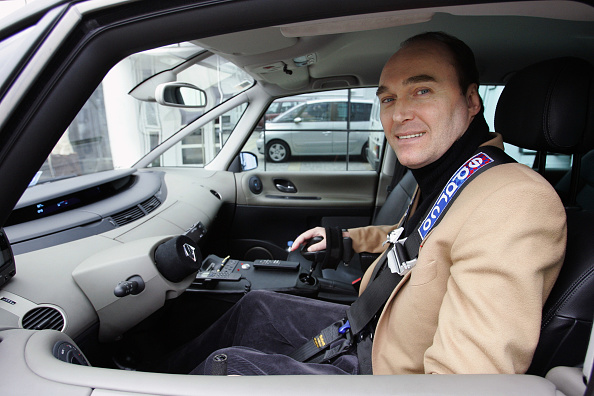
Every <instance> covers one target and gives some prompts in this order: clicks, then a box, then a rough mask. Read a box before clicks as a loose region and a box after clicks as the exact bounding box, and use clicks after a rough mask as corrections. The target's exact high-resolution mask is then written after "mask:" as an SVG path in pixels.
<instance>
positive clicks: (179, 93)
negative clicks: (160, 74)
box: [155, 82, 206, 108]
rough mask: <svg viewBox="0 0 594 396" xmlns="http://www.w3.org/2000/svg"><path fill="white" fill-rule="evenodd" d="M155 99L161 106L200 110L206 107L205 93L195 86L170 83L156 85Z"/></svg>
mask: <svg viewBox="0 0 594 396" xmlns="http://www.w3.org/2000/svg"><path fill="white" fill-rule="evenodd" d="M155 99H156V101H157V103H159V104H161V105H163V106H171V107H186V108H190V107H191V108H201V107H206V92H204V91H203V90H202V89H200V88H198V87H197V86H195V85H192V84H188V83H182V82H170V83H164V84H159V85H157V88H156V89H155Z"/></svg>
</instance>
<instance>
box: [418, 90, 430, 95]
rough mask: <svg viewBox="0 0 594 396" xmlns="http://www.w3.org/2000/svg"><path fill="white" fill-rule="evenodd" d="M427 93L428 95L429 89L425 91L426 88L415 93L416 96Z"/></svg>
mask: <svg viewBox="0 0 594 396" xmlns="http://www.w3.org/2000/svg"><path fill="white" fill-rule="evenodd" d="M428 93H429V89H427V88H423V89H419V90H418V91H417V95H425V94H428Z"/></svg>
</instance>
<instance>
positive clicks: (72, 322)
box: [0, 0, 594, 396]
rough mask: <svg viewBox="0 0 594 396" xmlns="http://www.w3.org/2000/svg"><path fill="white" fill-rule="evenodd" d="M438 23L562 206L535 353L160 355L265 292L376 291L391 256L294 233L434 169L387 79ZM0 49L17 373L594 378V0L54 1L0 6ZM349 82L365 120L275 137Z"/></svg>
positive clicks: (373, 214)
mask: <svg viewBox="0 0 594 396" xmlns="http://www.w3.org/2000/svg"><path fill="white" fill-rule="evenodd" d="M426 31H444V32H447V33H449V34H452V35H454V36H456V37H458V38H460V39H461V40H463V41H464V42H466V43H467V44H468V45H469V46H470V47H471V48H472V49H473V51H474V53H475V56H476V61H477V66H478V69H479V72H480V79H481V90H480V92H481V95H482V100H483V106H484V112H485V116H486V118H487V121H488V123H489V126H490V128H491V130H492V131H495V132H498V133H501V134H502V136H503V139H504V141H505V144H506V152H507V153H508V154H509V155H511V156H512V157H513V158H514V159H516V160H517V161H518V162H521V163H524V164H526V165H527V166H529V167H532V168H533V169H535V170H536V171H537V172H539V173H540V174H542V175H543V176H544V177H545V178H546V179H547V180H548V181H549V182H550V183H551V185H552V186H553V187H554V188H555V190H556V191H557V192H558V194H559V196H560V198H561V199H562V201H563V204H564V206H565V208H566V214H567V223H568V239H567V250H566V255H565V261H564V264H563V268H562V270H561V273H560V275H559V278H558V280H557V282H556V284H555V286H554V288H553V290H552V292H551V294H550V296H549V298H548V299H547V301H546V302H544V309H543V313H542V315H543V319H542V326H541V337H540V341H539V344H538V346H537V348H536V352H535V355H534V358H533V361H532V365H531V366H530V368H529V370H528V372H527V373H526V374H517V375H511V374H500V375H488V374H484V375H483V374H479V375H465V374H463V373H461V374H456V375H451V376H428V375H398V376H349V378H342V377H340V378H338V377H327V376H308V377H307V378H300V377H299V376H271V377H226V376H219V375H211V376H192V375H185V374H174V373H168V372H166V371H164V370H163V368H162V366H161V363H162V362H163V360H164V359H166V358H168V357H170V356H172V355H174V354H175V351H176V349H177V348H179V347H182V346H183V345H184V344H185V343H187V342H189V341H190V340H192V339H194V338H195V337H197V336H198V335H200V334H201V333H202V332H203V331H204V330H205V329H207V328H208V327H209V326H210V325H211V324H212V323H213V322H214V321H216V320H217V319H218V318H219V317H220V316H221V315H223V314H224V313H225V312H226V311H227V310H228V309H229V308H230V307H231V306H233V304H234V303H236V302H237V301H238V300H239V299H240V298H242V297H243V296H244V295H246V294H247V293H250V292H251V291H253V290H262V289H264V290H272V291H276V292H280V293H288V294H293V295H299V296H304V297H308V298H313V299H321V300H325V301H331V302H336V303H341V304H350V303H352V302H353V301H354V300H355V299H356V297H357V295H358V287H357V285H358V280H359V279H360V278H361V276H362V275H363V273H364V271H365V269H366V268H367V267H368V266H369V265H370V264H371V263H372V262H373V260H374V259H375V258H376V257H377V255H375V254H372V253H368V252H361V253H360V254H356V255H355V256H354V257H353V258H352V259H350V260H347V262H341V263H339V265H338V267H336V268H324V266H323V264H322V259H323V254H325V253H324V252H322V253H321V254H319V255H311V254H307V253H305V252H304V251H303V249H298V250H296V251H293V252H288V249H287V248H288V246H290V245H291V243H292V241H293V240H294V239H295V238H296V237H297V236H298V235H299V234H301V233H302V232H304V231H306V230H308V229H310V228H312V227H315V226H338V227H341V228H353V227H360V226H366V225H392V224H396V223H397V222H398V221H399V219H400V218H401V217H402V216H403V215H404V214H405V212H406V209H407V207H408V204H409V202H410V200H411V198H412V196H413V194H414V192H415V189H416V182H415V180H414V178H413V176H412V173H411V172H409V171H407V169H406V168H405V167H403V166H402V165H401V164H400V163H399V162H398V158H397V157H396V155H395V153H394V151H393V150H392V149H391V148H390V147H389V145H388V144H387V143H386V141H385V139H384V138H383V133H382V132H378V131H381V126H379V127H378V124H377V122H379V120H376V118H377V117H375V116H374V114H375V113H374V110H377V109H376V108H375V106H376V103H375V102H373V101H374V99H375V90H376V88H377V84H378V80H379V75H380V73H381V70H382V67H383V65H384V63H385V62H386V61H387V59H388V58H389V57H390V56H391V55H392V54H393V53H394V52H395V51H396V50H398V48H399V45H400V43H401V42H402V41H404V40H405V39H407V38H409V37H411V36H413V35H415V34H418V33H422V32H426ZM0 52H1V53H2V58H3V59H5V60H3V61H2V62H0V141H1V143H0V175H1V177H2V179H3V183H4V185H5V187H4V188H3V191H4V193H3V194H0V221H1V223H0V224H2V228H1V230H0V249H1V250H2V262H1V263H0V368H1V369H2V370H3V372H4V373H5V374H4V375H3V379H2V381H0V393H2V394H7V395H9V394H10V395H33V394H39V395H44V394H60V395H73V396H77V395H97V396H99V395H102V396H107V395H114V396H115V395H145V394H151V395H196V394H211V393H214V392H223V393H232V392H233V393H238V392H244V393H245V392H250V391H252V390H253V391H254V392H255V391H257V392H258V393H260V394H262V395H267V394H278V392H284V393H287V394H302V393H303V392H305V391H307V392H308V393H309V392H310V393H312V394H316V393H322V392H323V393H324V394H328V393H329V394H334V393H336V394H338V393H341V394H343V393H351V394H353V393H357V394H358V393H364V392H365V393H370V394H403V395H404V394H406V395H414V394H434V393H439V394H447V395H450V394H451V395H466V394H467V395H474V394H477V393H478V392H481V393H483V394H487V395H491V394H492V395H498V394H506V395H513V394H518V395H519V394H522V395H523V394H542V395H560V394H563V395H567V396H569V395H584V394H588V395H592V394H593V392H594V391H593V389H594V380H590V378H591V374H592V361H593V360H594V337H593V336H592V334H594V333H593V330H592V322H593V318H594V305H593V304H592V303H591V302H592V301H593V299H594V284H593V282H594V247H593V245H592V243H591V241H592V238H593V237H594V230H593V228H592V222H593V221H594V201H593V193H592V192H593V191H594V154H593V153H594V66H593V65H594V5H593V4H592V3H591V2H588V1H567V0H552V1H501V2H489V1H464V2H461V1H436V0H421V1H417V2H407V1H383V0H368V1H366V2H364V3H361V2H357V1H344V0H343V1H338V0H325V1H324V2H319V1H312V0H302V1H299V2H291V1H284V0H283V1H278V0H237V1H222V0H221V1H218V0H215V1H186V0H170V1H168V2H159V1H156V0H139V1H129V0H116V1H108V0H88V1H72V0H71V1H68V0H49V1H44V2H33V3H31V4H29V5H28V6H27V7H25V8H23V9H22V10H20V11H18V12H15V13H13V14H11V15H10V16H8V17H6V18H4V19H3V20H0ZM337 101H339V102H343V101H344V102H348V103H352V104H357V103H372V102H373V103H374V105H373V107H372V109H371V111H370V113H369V115H367V114H366V115H365V120H364V121H365V123H364V124H365V125H363V123H361V124H360V125H359V124H355V122H359V121H361V120H360V119H356V118H354V117H355V115H353V114H351V112H352V108H353V107H352V106H344V111H346V113H344V114H338V116H339V117H337V118H333V120H340V122H339V121H333V123H332V125H330V126H328V125H324V126H319V125H318V126H315V127H311V128H310V129H307V122H303V120H302V119H297V118H293V120H292V121H291V119H290V118H289V119H288V122H286V124H287V125H288V126H287V128H292V127H291V124H294V129H292V130H291V133H292V134H293V135H299V136H300V137H301V138H302V141H303V142H305V143H303V144H309V146H304V147H306V150H305V151H304V152H303V153H305V154H302V153H301V152H300V154H299V155H291V156H289V157H286V158H285V157H283V160H281V161H279V160H275V159H274V158H272V157H273V155H272V154H271V151H270V150H271V149H272V148H274V147H273V146H274V143H276V147H281V148H282V145H281V143H282V142H281V141H280V139H281V137H279V136H277V135H273V132H278V131H275V130H274V124H275V120H278V119H280V120H284V121H283V122H285V121H287V118H282V117H283V115H286V114H289V115H290V114H291V113H290V112H291V110H292V109H295V108H296V107H297V106H305V105H307V104H310V103H318V102H325V103H331V102H337ZM375 101H376V102H377V100H376V99H375ZM281 104H283V106H281ZM334 111H338V110H334ZM335 116H337V114H333V117H335ZM368 118H369V119H368ZM355 119H356V121H355ZM283 128H284V127H283ZM267 131H269V136H276V137H275V138H274V139H276V140H267V139H266V133H267ZM378 133H379V135H378ZM314 134H318V135H315V137H313V136H314ZM322 135H323V136H322ZM361 136H364V139H363V140H361ZM258 139H260V144H261V145H262V144H263V146H261V147H262V150H260V148H259V147H258V146H257V145H258V143H257V141H258ZM355 139H358V140H355ZM339 140H340V146H339V144H338V143H337V141H339ZM355 142H356V144H357V146H356V150H350V149H349V146H350V145H352V146H353V147H354V145H355ZM343 143H344V146H343ZM291 144H293V143H291ZM323 144H329V145H330V146H329V147H330V149H329V150H330V151H323V154H320V152H322V151H319V152H316V151H315V150H317V149H319V150H322V148H321V146H322V145H323ZM361 144H362V145H363V146H362V147H361ZM332 145H334V146H332ZM288 147H289V146H288V143H287V144H286V147H285V148H284V149H285V150H287V148H288ZM337 147H340V148H337ZM350 148H352V147H350ZM293 150H294V151H295V150H296V149H293ZM308 151H309V152H308ZM287 152H288V153H289V154H290V150H289V151H287ZM295 152H297V151H295ZM328 152H331V154H327V153H328ZM293 154H295V153H293ZM278 158H280V157H278ZM542 216H547V213H542ZM534 221H538V219H534ZM498 264H499V265H513V263H498ZM288 309H290V307H288ZM518 320H522V318H518ZM470 331H471V329H470Z"/></svg>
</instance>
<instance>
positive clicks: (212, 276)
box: [187, 254, 357, 302]
mask: <svg viewBox="0 0 594 396" xmlns="http://www.w3.org/2000/svg"><path fill="white" fill-rule="evenodd" d="M319 275H320V273H318V271H312V268H311V263H299V262H297V261H285V260H254V261H246V260H237V259H233V258H230V257H225V258H222V257H219V256H216V255H212V254H211V255H209V256H208V257H206V259H204V261H203V262H202V265H201V267H200V270H199V271H198V274H197V275H196V279H195V280H194V281H193V282H192V284H191V285H190V287H189V288H188V289H187V291H188V292H194V293H212V294H244V293H247V292H249V291H251V290H272V291H277V292H282V293H288V294H294V295H300V296H306V297H313V298H315V297H318V295H319V294H320V292H323V294H324V299H328V300H332V301H336V302H351V301H352V300H354V299H355V297H356V296H357V292H356V289H355V287H354V286H353V285H351V284H346V283H342V282H338V281H333V280H328V279H324V278H323V277H321V276H319ZM327 296H331V297H330V298H328V297H327ZM332 296H333V297H332Z"/></svg>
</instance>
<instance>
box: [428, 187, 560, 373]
mask: <svg viewBox="0 0 594 396" xmlns="http://www.w3.org/2000/svg"><path fill="white" fill-rule="evenodd" d="M565 243H566V219H565V211H564V209H563V206H562V205H561V202H560V201H559V199H558V197H557V195H556V194H555V193H554V191H553V189H552V188H550V186H549V185H545V183H544V182H534V183H525V182H516V183H511V184H508V185H506V186H505V188H501V189H499V190H497V191H495V192H494V193H492V194H490V195H489V196H487V197H486V198H485V200H484V202H483V203H481V204H480V205H478V206H476V207H475V209H474V210H473V211H472V212H471V213H470V214H469V217H468V221H466V222H465V223H464V225H463V226H462V227H461V228H460V230H459V233H458V235H456V236H455V238H454V242H453V244H452V246H451V261H452V265H451V269H450V276H449V278H448V280H447V290H446V294H445V297H444V299H443V302H442V305H441V308H440V309H439V316H438V325H437V331H436V333H435V336H434V339H433V344H432V345H431V346H430V347H429V349H427V350H426V352H425V355H424V366H425V372H426V373H443V374H447V373H523V372H525V371H526V370H527V369H528V367H529V365H530V362H531V360H532V355H533V353H534V350H535V348H536V344H537V342H538V339H539V335H540V324H541V312H542V307H543V304H544V302H545V300H546V298H547V297H548V294H549V292H550V290H551V288H552V286H553V284H554V282H555V280H556V278H557V275H558V273H559V270H560V268H561V264H562V261H563V257H564V252H565Z"/></svg>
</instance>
